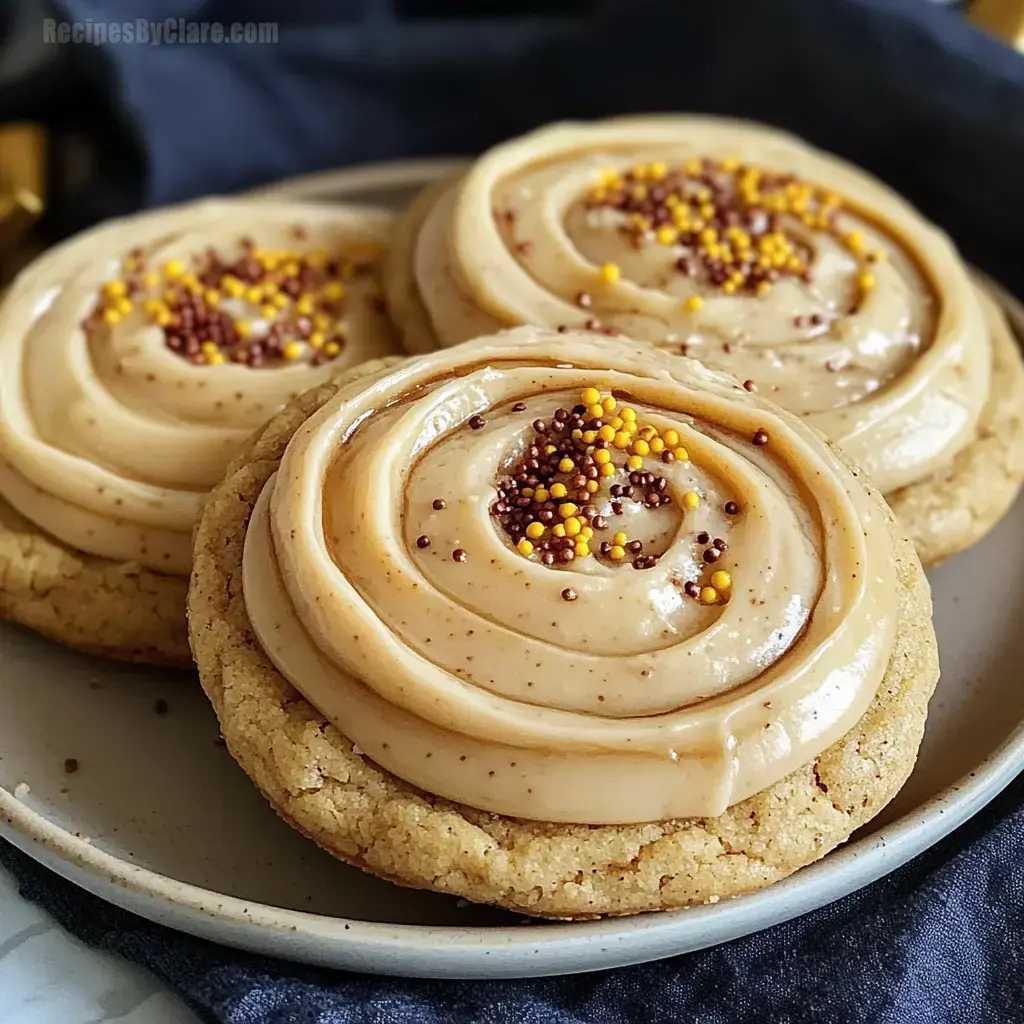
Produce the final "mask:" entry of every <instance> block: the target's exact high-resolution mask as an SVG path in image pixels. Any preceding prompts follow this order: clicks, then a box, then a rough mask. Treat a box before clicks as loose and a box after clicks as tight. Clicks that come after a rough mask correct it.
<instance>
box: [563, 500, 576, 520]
mask: <svg viewBox="0 0 1024 1024" xmlns="http://www.w3.org/2000/svg"><path fill="white" fill-rule="evenodd" d="M578 511H579V506H577V505H574V504H573V503H572V502H571V501H567V502H565V503H564V504H562V505H559V506H558V514H559V515H560V516H561V517H562V518H563V519H568V518H569V516H574V515H576V513H577V512H578Z"/></svg>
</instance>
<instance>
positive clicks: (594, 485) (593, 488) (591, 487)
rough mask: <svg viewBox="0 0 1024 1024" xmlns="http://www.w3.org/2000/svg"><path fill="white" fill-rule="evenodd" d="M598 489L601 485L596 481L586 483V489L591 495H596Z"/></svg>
mask: <svg viewBox="0 0 1024 1024" xmlns="http://www.w3.org/2000/svg"><path fill="white" fill-rule="evenodd" d="M600 487H601V485H600V484H599V483H598V482H597V481H596V480H588V481H587V487H586V489H587V491H589V492H590V493H591V494H597V492H598V490H599V489H600Z"/></svg>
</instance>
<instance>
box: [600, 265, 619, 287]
mask: <svg viewBox="0 0 1024 1024" xmlns="http://www.w3.org/2000/svg"><path fill="white" fill-rule="evenodd" d="M621 276H622V271H621V270H620V269H619V265H618V264H617V263H603V264H602V265H601V280H602V281H604V283H605V284H615V282H616V281H618V279H619V278H620V277H621Z"/></svg>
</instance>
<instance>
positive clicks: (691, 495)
mask: <svg viewBox="0 0 1024 1024" xmlns="http://www.w3.org/2000/svg"><path fill="white" fill-rule="evenodd" d="M699 504H700V495H699V494H698V493H697V492H696V491H687V492H686V493H685V494H684V495H683V505H684V506H685V507H686V508H688V509H695V508H696V507H697V506H698V505H699Z"/></svg>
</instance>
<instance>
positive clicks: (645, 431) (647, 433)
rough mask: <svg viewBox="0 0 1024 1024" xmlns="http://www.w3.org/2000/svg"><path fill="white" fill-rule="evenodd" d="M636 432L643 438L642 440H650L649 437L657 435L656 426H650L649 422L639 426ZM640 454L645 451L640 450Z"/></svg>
mask: <svg viewBox="0 0 1024 1024" xmlns="http://www.w3.org/2000/svg"><path fill="white" fill-rule="evenodd" d="M638 433H639V434H640V437H641V439H642V440H644V441H650V439H651V438H652V437H657V436H658V430H657V428H656V427H652V426H651V425H650V424H647V425H646V426H643V427H641V428H640V430H639V431H638ZM640 454H641V455H644V454H646V453H645V452H640Z"/></svg>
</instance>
